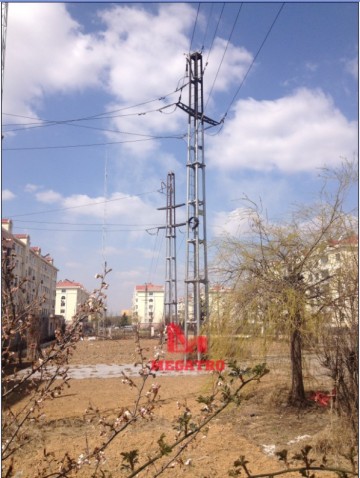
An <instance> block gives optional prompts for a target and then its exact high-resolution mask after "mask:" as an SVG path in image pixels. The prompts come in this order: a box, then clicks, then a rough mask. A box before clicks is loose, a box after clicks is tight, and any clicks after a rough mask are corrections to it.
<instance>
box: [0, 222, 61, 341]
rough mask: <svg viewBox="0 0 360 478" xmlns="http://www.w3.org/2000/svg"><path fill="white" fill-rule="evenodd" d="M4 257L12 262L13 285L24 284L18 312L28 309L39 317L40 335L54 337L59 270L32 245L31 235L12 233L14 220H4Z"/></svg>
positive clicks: (18, 296) (17, 298) (16, 301)
mask: <svg viewBox="0 0 360 478" xmlns="http://www.w3.org/2000/svg"><path fill="white" fill-rule="evenodd" d="M1 226H2V228H1V229H2V257H3V259H4V258H6V260H7V261H8V264H11V267H13V269H12V273H13V286H14V287H17V286H20V285H21V287H20V288H19V289H18V290H17V293H16V294H15V295H14V305H15V307H16V310H17V311H19V312H20V311H23V310H25V309H26V310H28V311H29V313H31V315H33V316H34V317H35V319H38V320H39V323H40V329H41V336H42V337H43V338H45V337H47V336H51V335H53V333H54V330H55V328H56V327H57V326H58V324H57V320H56V317H55V294H56V279H57V273H58V269H57V268H56V267H55V266H54V261H53V259H52V257H50V255H49V254H46V255H45V256H44V255H42V254H41V249H40V247H37V246H36V247H32V246H31V243H30V236H29V235H28V234H13V232H12V221H11V220H10V219H2V221H1Z"/></svg>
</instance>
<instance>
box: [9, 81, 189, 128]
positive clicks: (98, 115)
mask: <svg viewBox="0 0 360 478" xmlns="http://www.w3.org/2000/svg"><path fill="white" fill-rule="evenodd" d="M182 88H184V85H182V86H180V87H179V86H178V87H177V88H176V89H175V90H173V91H171V92H170V93H167V94H166V95H163V96H160V97H157V98H153V99H152V100H147V101H143V102H141V103H137V104H135V105H130V106H124V107H123V108H118V109H116V110H110V111H105V112H103V113H96V114H94V115H90V116H83V117H79V118H69V119H65V120H43V121H45V122H48V123H55V124H58V123H70V122H77V121H89V120H93V119H103V118H117V117H118V116H108V115H113V114H115V113H119V112H122V111H126V110H129V109H133V108H138V107H139V106H144V105H147V104H149V103H154V102H156V101H162V100H164V99H165V98H167V97H168V96H171V95H173V94H175V93H177V92H178V91H179V90H181V89H182ZM168 106H171V105H165V107H168ZM152 111H158V108H157V109H155V110H149V112H152ZM144 113H145V114H146V113H147V112H146V111H145V112H140V113H131V115H141V114H144ZM2 114H3V115H5V116H12V117H16V118H27V119H35V120H36V119H38V118H33V117H31V116H23V115H18V114H14V113H4V112H3V113H2ZM122 116H123V115H120V116H119V117H122ZM125 116H126V115H125ZM3 126H12V124H9V125H6V124H3Z"/></svg>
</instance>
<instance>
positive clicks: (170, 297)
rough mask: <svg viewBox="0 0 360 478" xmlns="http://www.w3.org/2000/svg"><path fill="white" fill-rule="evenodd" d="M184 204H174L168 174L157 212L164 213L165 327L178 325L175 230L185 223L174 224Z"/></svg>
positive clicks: (172, 189)
mask: <svg viewBox="0 0 360 478" xmlns="http://www.w3.org/2000/svg"><path fill="white" fill-rule="evenodd" d="M181 206H185V204H184V203H183V204H175V173H173V172H171V171H170V172H169V173H168V175H167V182H166V207H163V208H159V210H165V211H166V226H165V227H159V229H166V264H165V296H164V314H165V325H168V324H170V323H175V324H177V323H178V309H177V306H178V301H177V272H176V228H177V227H179V226H185V223H182V224H176V214H175V211H176V208H177V207H181Z"/></svg>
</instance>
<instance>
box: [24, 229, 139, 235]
mask: <svg viewBox="0 0 360 478" xmlns="http://www.w3.org/2000/svg"><path fill="white" fill-rule="evenodd" d="M25 229H26V230H29V231H49V232H97V233H99V234H102V233H103V229H102V228H100V229H63V228H61V229H55V228H51V229H50V228H43V227H25ZM107 232H146V229H145V228H144V229H108V230H107Z"/></svg>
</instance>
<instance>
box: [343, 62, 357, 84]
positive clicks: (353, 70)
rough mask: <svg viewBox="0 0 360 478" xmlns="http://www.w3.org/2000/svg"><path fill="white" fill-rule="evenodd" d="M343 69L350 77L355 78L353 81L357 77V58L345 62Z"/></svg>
mask: <svg viewBox="0 0 360 478" xmlns="http://www.w3.org/2000/svg"><path fill="white" fill-rule="evenodd" d="M345 69H346V71H347V72H348V73H350V75H351V76H353V77H354V78H355V80H357V79H358V77H359V62H358V59H357V58H353V59H352V60H345Z"/></svg>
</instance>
